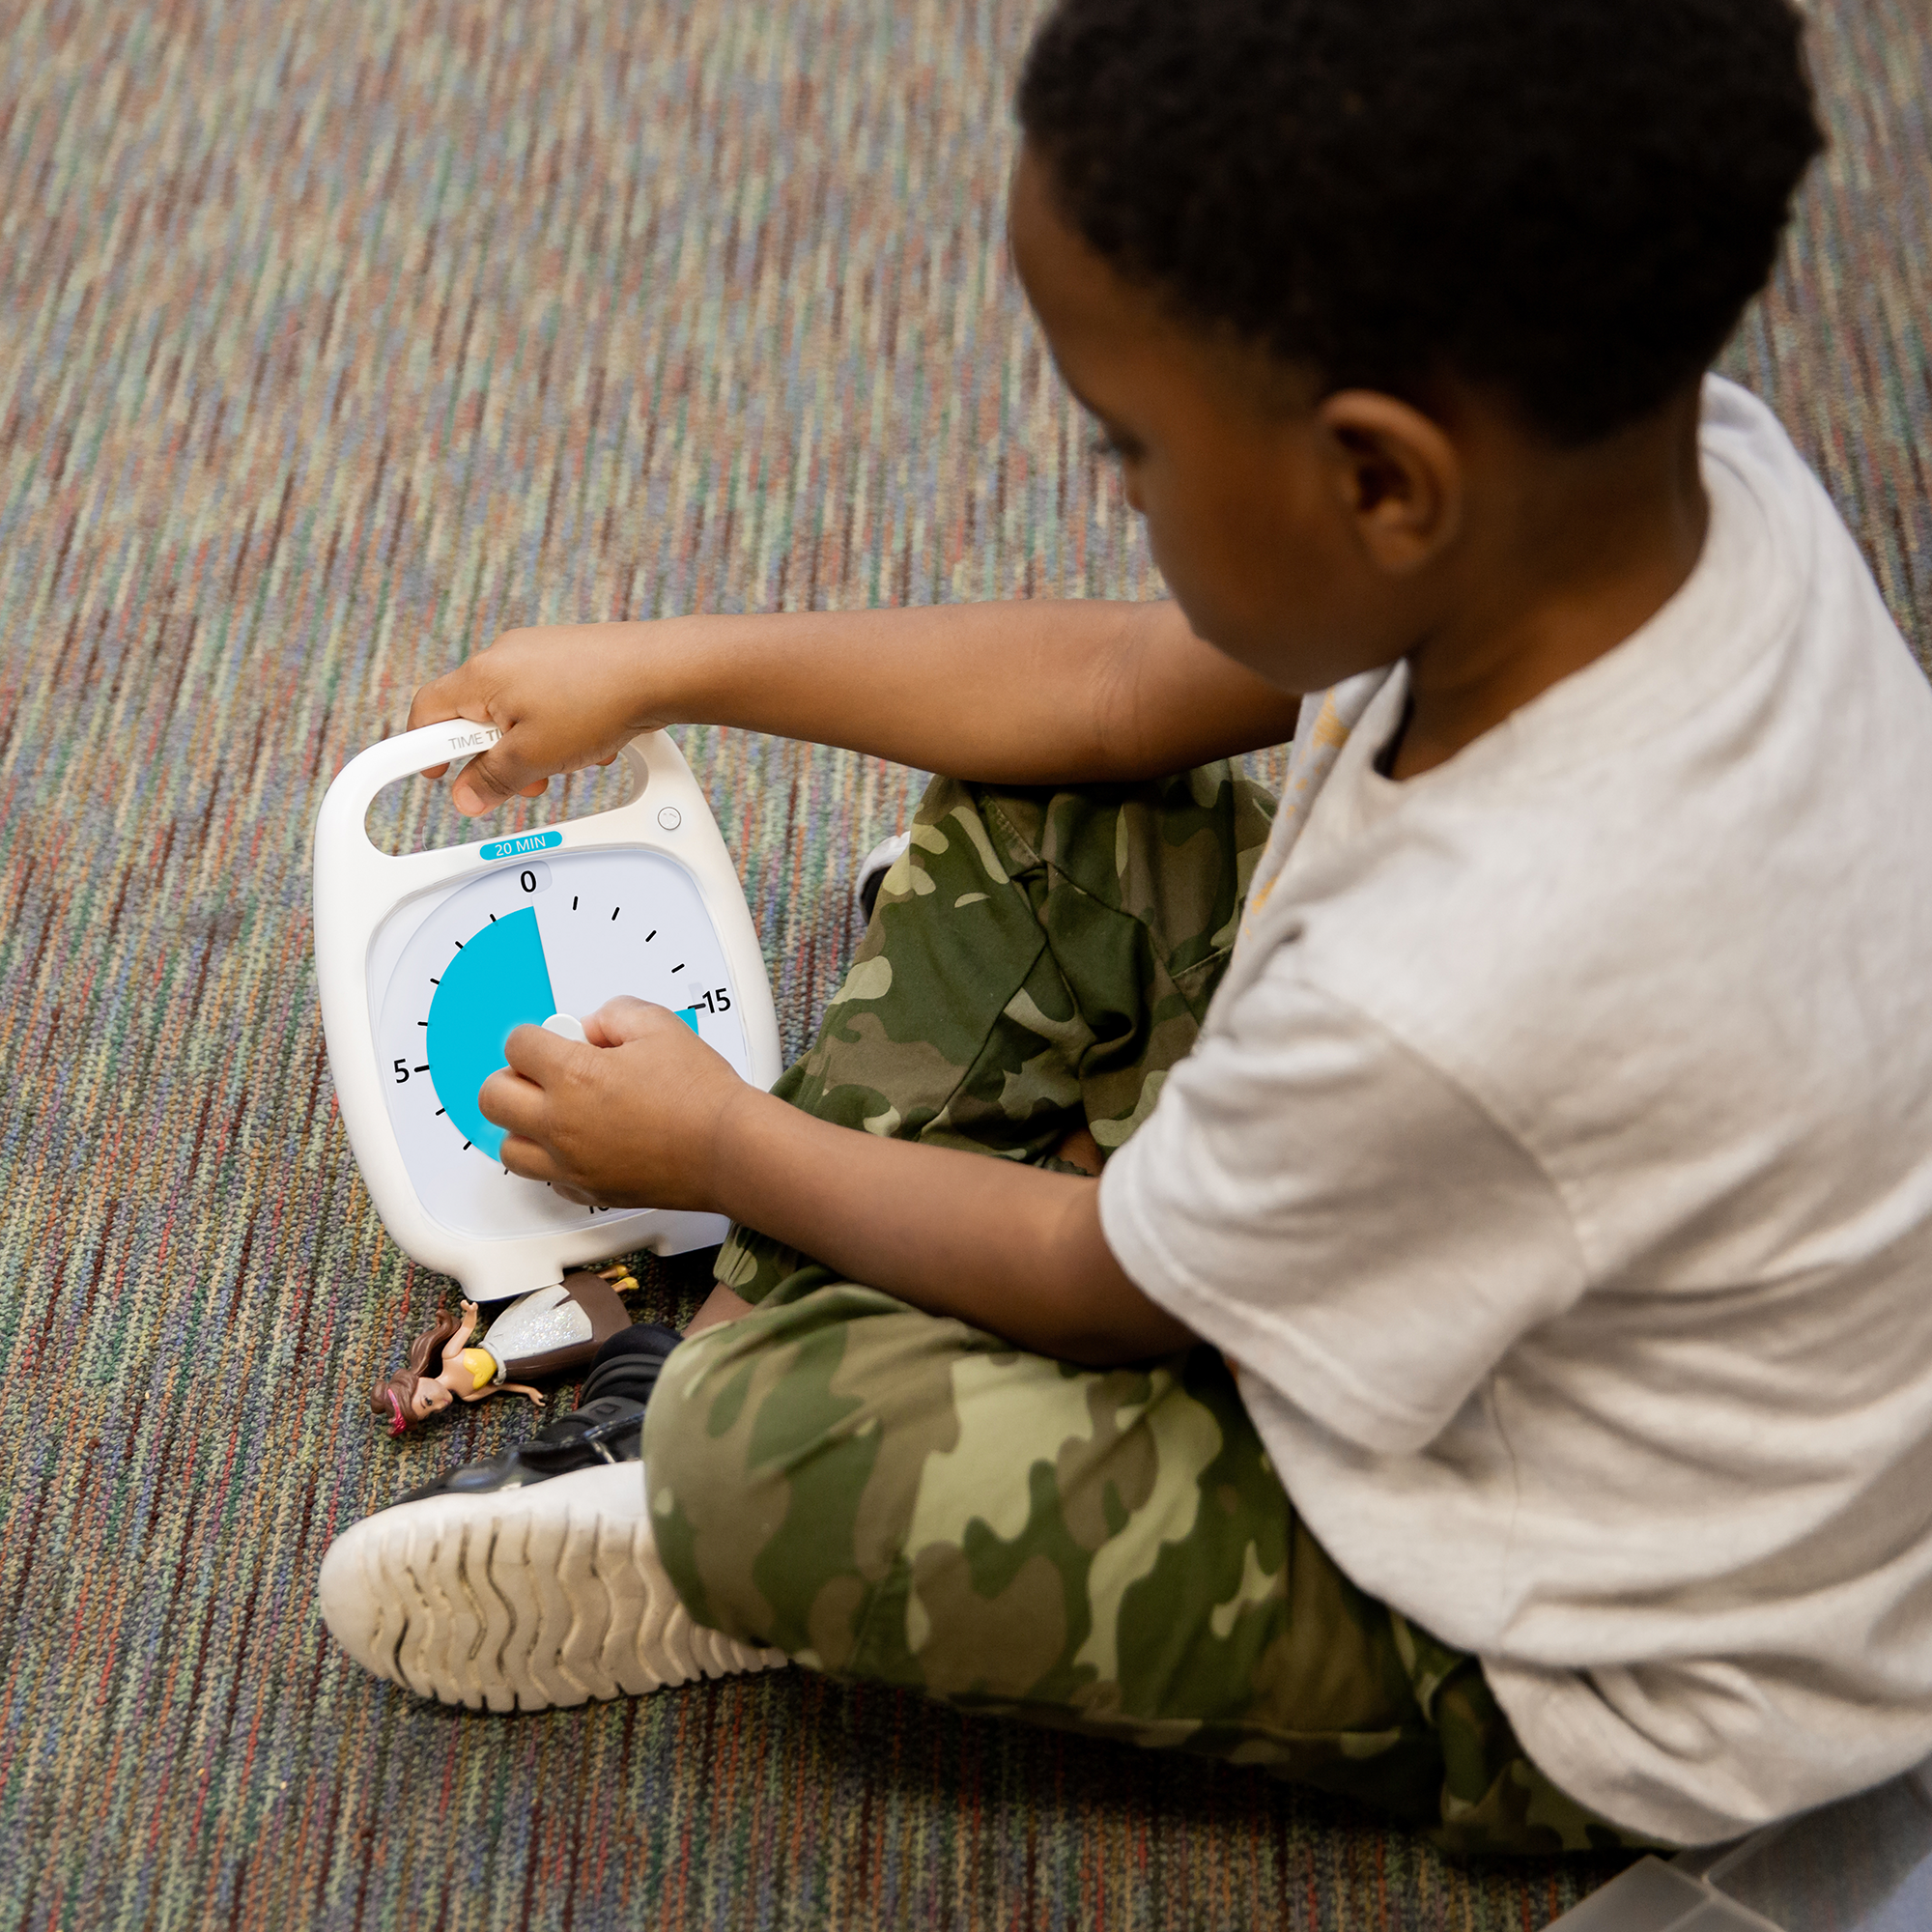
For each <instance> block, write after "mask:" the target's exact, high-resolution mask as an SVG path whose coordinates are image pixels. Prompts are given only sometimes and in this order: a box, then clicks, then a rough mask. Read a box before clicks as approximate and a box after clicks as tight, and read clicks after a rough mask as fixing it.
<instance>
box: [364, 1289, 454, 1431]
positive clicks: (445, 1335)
mask: <svg viewBox="0 0 1932 1932" xmlns="http://www.w3.org/2000/svg"><path fill="white" fill-rule="evenodd" d="M462 1326H463V1323H462V1322H461V1321H458V1320H457V1319H456V1317H455V1316H453V1315H448V1314H445V1315H443V1316H441V1317H440V1318H439V1320H438V1321H437V1324H436V1326H435V1327H434V1328H432V1329H431V1330H430V1331H429V1333H428V1334H427V1335H423V1336H420V1337H419V1338H418V1339H417V1341H416V1343H415V1346H414V1347H413V1348H412V1349H411V1350H410V1365H409V1367H408V1368H406V1369H398V1370H397V1371H396V1373H395V1374H394V1375H392V1376H390V1377H389V1378H387V1380H385V1381H380V1382H378V1383H377V1384H376V1386H375V1387H374V1388H373V1389H372V1390H371V1391H370V1392H369V1413H370V1414H371V1415H373V1416H374V1417H375V1418H376V1419H377V1421H379V1422H386V1423H387V1424H388V1425H389V1434H390V1435H402V1433H403V1432H404V1431H405V1430H406V1429H408V1428H409V1427H410V1426H411V1425H412V1423H414V1422H415V1421H417V1420H418V1417H417V1416H416V1413H415V1411H414V1410H413V1409H412V1407H411V1406H410V1405H411V1403H412V1402H413V1401H414V1399H415V1393H416V1384H417V1383H418V1382H419V1381H421V1380H423V1379H424V1378H426V1377H427V1376H428V1374H429V1365H430V1364H431V1363H432V1362H433V1361H435V1360H436V1358H437V1357H438V1356H439V1355H440V1354H441V1352H442V1345H443V1344H444V1343H445V1342H447V1341H448V1340H449V1338H450V1337H451V1336H452V1335H454V1334H455V1333H456V1331H457V1330H458V1329H459V1328H461V1327H462Z"/></svg>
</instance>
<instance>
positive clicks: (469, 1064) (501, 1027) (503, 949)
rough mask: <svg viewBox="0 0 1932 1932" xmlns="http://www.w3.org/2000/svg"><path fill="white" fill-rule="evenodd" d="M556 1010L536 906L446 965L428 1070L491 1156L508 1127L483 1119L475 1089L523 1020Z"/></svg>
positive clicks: (450, 1109) (497, 925) (469, 1136)
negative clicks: (538, 925)
mask: <svg viewBox="0 0 1932 1932" xmlns="http://www.w3.org/2000/svg"><path fill="white" fill-rule="evenodd" d="M555 1011H556V1001H555V999H554V997H553V995H552V993H551V987H550V966H549V963H548V962H547V961H546V960H545V958H544V950H543V938H542V936H541V934H539V932H538V931H537V916H536V913H535V911H534V910H533V909H532V908H530V907H529V906H526V907H525V908H524V909H523V910H522V911H521V912H513V913H511V914H509V915H508V916H507V917H505V918H502V919H498V920H497V921H495V922H493V923H491V924H489V925H486V926H485V927H484V928H483V930H482V931H481V932H479V933H477V934H476V936H475V937H474V938H473V939H468V940H466V941H464V943H463V947H462V950H461V951H460V952H458V953H457V955H456V957H455V958H454V959H452V960H451V961H450V962H449V964H448V965H447V966H445V967H444V968H443V969H442V978H441V983H440V985H439V986H438V987H437V989H436V996H435V998H434V999H432V1000H431V1001H430V1003H429V1038H428V1047H429V1069H430V1071H429V1077H430V1080H431V1083H432V1084H433V1085H434V1086H435V1088H436V1097H437V1098H438V1099H439V1100H440V1101H441V1102H442V1105H443V1109H444V1111H445V1112H446V1113H447V1114H448V1115H449V1119H450V1122H451V1124H452V1125H454V1126H456V1127H458V1128H460V1129H461V1130H462V1133H463V1137H464V1139H465V1140H468V1141H473V1142H474V1143H475V1144H476V1146H477V1147H479V1148H481V1149H482V1150H483V1151H484V1152H485V1153H487V1154H488V1155H489V1156H490V1158H491V1159H492V1160H496V1159H498V1158H499V1157H500V1156H501V1153H502V1149H503V1129H502V1128H501V1127H498V1126H495V1125H493V1124H492V1123H491V1122H488V1121H486V1120H485V1119H484V1118H483V1113H482V1109H481V1108H479V1107H478V1106H477V1104H476V1090H477V1089H478V1088H479V1087H481V1086H482V1084H483V1083H484V1081H486V1080H487V1079H489V1077H490V1076H491V1074H493V1073H494V1072H496V1070H497V1068H498V1067H499V1066H501V1065H504V1060H503V1043H504V1041H506V1040H507V1039H508V1038H509V1037H510V1035H511V1034H512V1033H513V1032H515V1030H516V1029H517V1028H518V1027H520V1026H542V1025H543V1023H544V1021H545V1020H547V1019H549V1018H550V1016H551V1014H553V1013H554V1012H555Z"/></svg>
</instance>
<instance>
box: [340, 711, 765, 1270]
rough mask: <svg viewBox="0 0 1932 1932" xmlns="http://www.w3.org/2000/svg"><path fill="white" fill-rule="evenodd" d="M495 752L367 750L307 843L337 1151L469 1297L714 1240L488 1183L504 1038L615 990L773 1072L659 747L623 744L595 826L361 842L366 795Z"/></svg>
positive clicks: (739, 897)
mask: <svg viewBox="0 0 1932 1932" xmlns="http://www.w3.org/2000/svg"><path fill="white" fill-rule="evenodd" d="M495 737H496V733H495V732H494V731H490V730H488V729H487V728H485V727H478V726H476V725H467V724H461V723H459V724H454V725H432V726H430V727H429V728H428V729H427V730H424V731H418V732H412V733H409V734H408V735H407V736H406V737H403V738H397V739H390V740H388V741H387V742H386V743H384V744H383V745H379V746H376V747H374V748H373V749H372V750H371V751H369V752H365V753H363V754H362V755H361V757H359V758H357V759H355V760H353V761H352V762H351V763H350V764H349V765H348V766H347V767H345V768H344V770H343V772H342V774H341V776H340V777H339V778H338V779H337V780H336V781H335V783H334V785H333V786H331V787H330V790H329V794H328V797H327V800H325V802H324V806H323V810H322V812H321V814H320V816H319V818H318V820H317V828H316V956H317V967H318V978H319V980H320V984H321V990H322V1001H323V1018H324V1024H325V1027H326V1030H327V1038H328V1052H329V1065H330V1069H331V1071H332V1073H333V1074H334V1077H335V1084H336V1091H337V1094H338V1096H339V1097H340V1100H341V1104H342V1112H343V1119H344V1122H345V1124H346V1125H347V1126H348V1128H349V1133H350V1140H351V1144H352V1146H353V1147H354V1149H355V1155H356V1158H357V1160H358V1162H359V1163H360V1165H361V1168H362V1171H363V1175H364V1178H365V1179H367V1181H368V1183H369V1189H370V1193H371V1195H372V1197H373V1198H374V1199H375V1202H376V1206H377V1208H378V1210H379V1211H380V1212H381V1214H382V1216H383V1219H384V1222H385V1223H386V1224H387V1226H388V1228H389V1230H390V1232H391V1233H392V1234H394V1235H395V1236H396V1238H397V1240H398V1241H399V1242H400V1243H401V1244H402V1246H403V1247H404V1248H405V1249H406V1250H407V1251H408V1252H409V1253H411V1254H412V1255H413V1256H414V1257H415V1258H416V1259H417V1260H419V1261H423V1262H425V1263H427V1264H430V1265H432V1266H437V1267H440V1268H442V1269H444V1270H445V1271H446V1272H448V1273H451V1274H454V1275H456V1276H457V1277H458V1279H459V1280H461V1281H462V1282H463V1284H464V1286H465V1288H466V1289H468V1290H469V1292H470V1293H471V1294H472V1295H474V1296H476V1297H477V1298H478V1299H483V1298H494V1297H497V1296H500V1295H505V1294H513V1293H521V1292H523V1291H524V1290H526V1289H529V1288H536V1287H542V1286H544V1285H546V1284H547V1283H549V1282H554V1281H557V1280H559V1279H561V1277H562V1274H563V1272H564V1270H565V1269H566V1268H567V1267H569V1266H572V1265H575V1264H578V1263H580V1262H582V1261H588V1260H593V1259H601V1258H603V1257H606V1256H609V1255H614V1254H621V1253H624V1252H626V1251H628V1250H630V1249H635V1248H639V1247H649V1248H654V1249H656V1250H658V1251H659V1252H662V1253H675V1252H678V1251H680V1250H681V1249H684V1248H687V1247H695V1246H700V1245H705V1244H708V1243H709V1242H711V1241H715V1240H717V1239H720V1238H722V1236H723V1225H722V1223H720V1222H718V1220H717V1218H716V1217H715V1216H711V1215H699V1214H688V1213H673V1212H663V1211H658V1210H650V1209H646V1210H636V1209H616V1210H610V1211H604V1210H597V1209H590V1208H582V1207H579V1206H577V1205H576V1204H574V1203H571V1202H567V1201H565V1200H563V1199H562V1198H561V1197H560V1196H558V1195H557V1194H555V1193H554V1191H553V1190H552V1189H550V1188H549V1187H547V1186H545V1185H544V1184H543V1183H542V1182H539V1181H531V1180H525V1179H521V1178H519V1177H517V1176H515V1175H512V1174H510V1173H509V1172H508V1171H507V1170H506V1169H505V1168H504V1167H503V1166H502V1164H501V1162H500V1160H499V1158H498V1155H499V1152H500V1150H501V1147H502V1141H503V1134H502V1130H501V1129H500V1128H499V1127H497V1126H495V1125H494V1124H493V1123H492V1122H489V1121H486V1120H485V1119H484V1118H483V1114H482V1112H481V1110H480V1108H479V1107H478V1106H477V1104H476V1094H477V1090H478V1089H479V1088H480V1087H481V1086H482V1084H483V1082H484V1081H485V1080H487V1079H488V1078H489V1077H490V1075H491V1074H492V1073H494V1072H495V1071H496V1070H497V1067H499V1066H501V1065H503V1064H504V1062H503V1042H504V1040H505V1039H506V1038H507V1037H508V1036H509V1034H510V1033H511V1031H512V1030H513V1029H514V1028H516V1027H519V1026H523V1025H526V1024H528V1025H534V1026H542V1025H545V1024H549V1025H550V1026H551V1027H552V1029H553V1030H554V1031H556V1032H560V1033H564V1034H566V1035H569V1036H570V1037H582V1032H581V1023H582V1020H583V1019H584V1018H585V1017H586V1016H587V1015H589V1014H590V1013H592V1012H594V1011H595V1010H596V1009H598V1008H599V1007H600V1006H602V1005H603V1004H604V1002H605V1001H607V1000H609V999H611V998H612V997H613V996H614V995H617V994H620V993H629V994H632V995H635V996H636V997H637V998H639V999H642V1000H649V1001H652V1002H654V1003H655V1004H657V1005H659V1006H664V1007H668V1008H670V1009H671V1010H672V1011H673V1012H675V1013H676V1014H677V1015H678V1017H679V1018H680V1019H682V1020H683V1021H684V1023H685V1024H686V1025H687V1026H688V1027H690V1028H691V1029H692V1031H693V1032H694V1033H696V1035H697V1036H698V1037H700V1038H701V1039H703V1040H704V1041H705V1042H706V1044H707V1045H709V1046H712V1047H714V1048H716V1050H717V1051H718V1052H719V1053H721V1054H722V1055H724V1057H725V1059H726V1060H727V1061H729V1062H730V1063H731V1065H733V1066H734V1067H735V1068H736V1069H737V1071H738V1072H739V1074H740V1075H741V1076H742V1077H744V1078H745V1079H748V1080H753V1081H755V1082H756V1083H757V1084H759V1085H760V1086H769V1085H770V1084H771V1082H772V1081H773V1080H774V1079H775V1078H776V1077H777V1075H778V1070H779V1063H778V1030H777V1025H776V1021H775V1019H774V1017H773V1013H772V1003H771V991H770V986H769V983H768V981H767V980H766V978H765V972H764V962H763V959H762V957H761V955H760V953H759V952H758V948H757V943H756V936H755V934H754V933H753V929H752V923H751V917H750V914H749V912H748V911H747V909H746V906H745V902H744V896H743V894H742V892H741V890H740V888H739V885H738V881H737V876H736V873H735V872H734V871H733V870H732V867H731V864H730V860H729V858H728V856H727V855H726V853H725V847H724V842H723V840H722V839H721V838H719V836H718V831H717V828H716V826H715V825H714V824H713V822H712V820H711V816H710V812H709V810H708V809H707V808H706V806H705V803H704V799H703V796H702V794H701V793H700V792H699V791H698V789H697V787H696V783H695V782H694V781H693V780H692V778H691V774H690V772H689V771H688V769H687V768H686V767H685V764H684V761H683V759H682V758H681V757H680V756H679V755H678V753H677V751H676V748H675V747H674V746H672V745H671V743H670V741H669V740H668V738H666V737H665V736H664V735H663V734H662V733H653V734H650V735H649V736H648V737H646V738H644V739H640V740H639V741H637V742H636V743H634V744H633V745H632V746H631V747H629V748H628V750H627V753H626V759H627V762H628V763H629V764H630V766H631V769H632V775H633V778H634V780H635V781H636V783H635V785H634V793H633V797H632V799H631V800H630V801H629V802H628V803H627V804H626V805H624V806H622V807H620V808H619V809H618V810H615V811H608V812H601V813H599V814H597V815H595V816H594V817H590V818H585V819H579V820H574V821H572V822H570V823H569V824H566V825H562V826H556V827H552V828H550V829H548V830H546V831H544V832H540V833H531V834H526V835H524V836H523V837H520V838H498V839H485V840H482V841H480V842H479V843H477V844H474V845H469V846H461V847H452V848H446V849H445V850H442V851H438V852H423V853H412V854H409V855H407V856H405V857H403V858H400V859H397V858H391V857H389V856H387V855H385V854H383V853H380V852H378V851H377V850H376V848H375V847H374V846H373V845H372V844H370V842H369V840H368V838H367V835H366V833H365V832H364V829H363V819H364V816H365V814H366V812H367V809H368V805H369V802H370V800H371V799H372V798H373V796H374V794H375V792H376V791H377V790H378V789H380V788H381V786H382V785H383V784H384V783H387V782H388V781H390V780H391V779H393V778H395V777H397V776H401V775H402V774H403V773H406V772H410V771H415V770H418V769H420V768H422V767H423V766H425V765H432V764H437V763H440V762H442V761H443V760H444V759H446V758H448V757H450V756H452V755H460V753H462V752H463V751H467V750H479V749H481V748H482V746H483V745H485V744H487V743H489V742H492V741H494V739H495ZM432 741H433V742H432Z"/></svg>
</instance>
